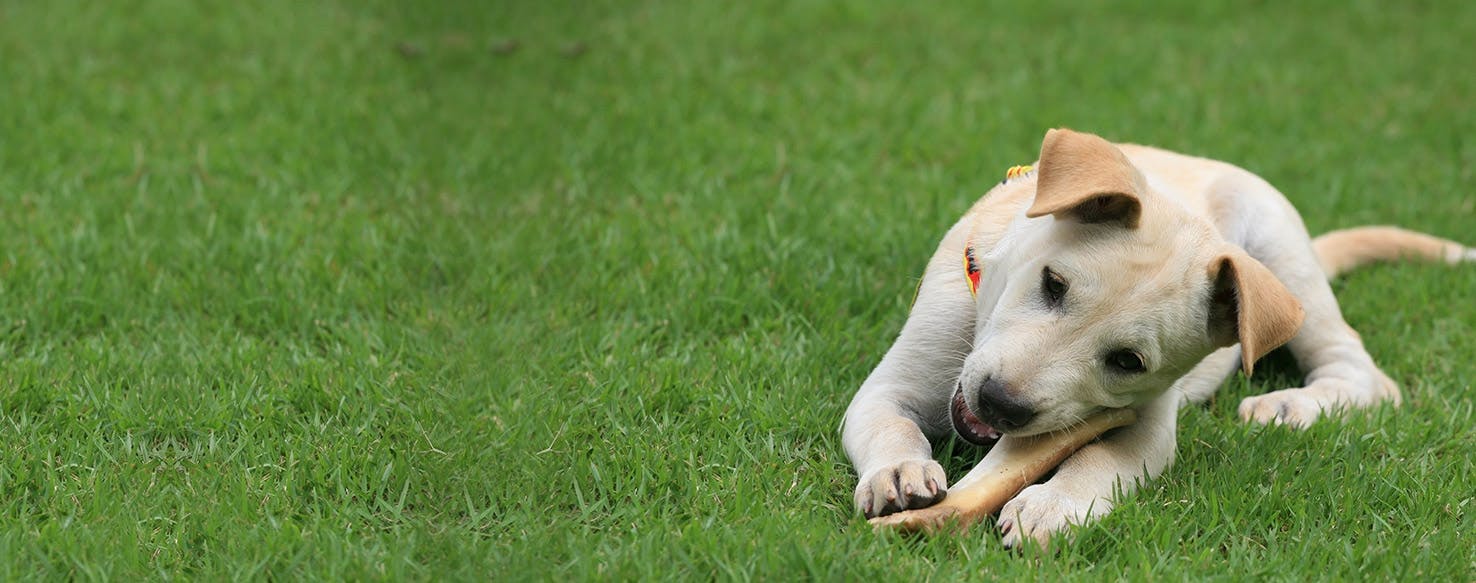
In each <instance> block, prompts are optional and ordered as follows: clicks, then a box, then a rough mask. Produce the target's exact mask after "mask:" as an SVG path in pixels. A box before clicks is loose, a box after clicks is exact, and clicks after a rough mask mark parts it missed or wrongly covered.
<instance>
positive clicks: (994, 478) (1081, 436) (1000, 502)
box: [871, 409, 1138, 533]
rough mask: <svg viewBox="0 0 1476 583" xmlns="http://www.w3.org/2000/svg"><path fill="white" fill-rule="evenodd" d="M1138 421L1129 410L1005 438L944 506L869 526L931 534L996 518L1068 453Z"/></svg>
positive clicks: (950, 492) (957, 486)
mask: <svg viewBox="0 0 1476 583" xmlns="http://www.w3.org/2000/svg"><path fill="white" fill-rule="evenodd" d="M1137 418H1138V416H1137V414H1136V413H1134V412H1133V411H1132V410H1131V409H1108V410H1106V411H1103V412H1101V413H1098V414H1096V415H1093V416H1091V417H1089V418H1087V420H1086V421H1084V422H1082V423H1081V424H1080V425H1076V426H1074V427H1071V428H1069V429H1065V430H1062V431H1057V432H1054V433H1047V434H1044V435H1032V436H1030V437H1011V436H1008V435H1006V436H1004V437H1002V438H1000V440H999V442H998V443H995V444H994V448H993V449H991V450H989V453H987V454H985V455H984V459H982V460H979V465H976V466H974V469H972V470H969V473H968V474H967V475H965V476H964V477H963V479H960V480H959V481H958V482H957V483H955V484H954V485H953V486H952V487H950V488H949V489H948V495H947V496H946V497H944V498H943V500H942V501H941V502H939V503H937V504H934V505H933V506H929V507H927V508H919V509H916V510H908V511H906V512H898V513H896V514H889V515H887V516H879V517H876V518H873V519H871V524H872V526H874V527H876V528H878V529H882V528H892V529H896V530H901V531H904V532H917V531H922V532H930V533H931V532H936V531H938V530H941V529H943V528H945V527H947V526H949V525H950V524H956V525H957V526H958V527H959V528H967V527H969V526H970V525H972V524H974V523H975V522H978V521H980V520H983V519H984V517H986V516H989V515H991V514H994V513H995V512H999V509H1000V508H1002V507H1004V505H1005V503H1006V502H1009V501H1010V499H1011V498H1014V497H1015V495H1016V494H1019V493H1020V490H1024V489H1025V487H1026V486H1028V485H1030V484H1031V483H1033V482H1035V481H1036V480H1039V479H1040V477H1041V476H1044V475H1045V473H1046V472H1048V471H1050V470H1051V469H1052V468H1054V467H1056V466H1058V465H1061V462H1063V461H1065V460H1066V457H1067V456H1070V455H1071V454H1072V453H1073V452H1075V451H1076V450H1078V449H1080V448H1081V446H1083V445H1086V444H1087V442H1089V441H1091V440H1093V439H1096V438H1097V437H1098V436H1100V435H1102V433H1104V432H1106V431H1107V430H1109V429H1113V428H1116V427H1122V426H1124V425H1127V424H1129V423H1132V422H1133V421H1134V420H1136V419H1137Z"/></svg>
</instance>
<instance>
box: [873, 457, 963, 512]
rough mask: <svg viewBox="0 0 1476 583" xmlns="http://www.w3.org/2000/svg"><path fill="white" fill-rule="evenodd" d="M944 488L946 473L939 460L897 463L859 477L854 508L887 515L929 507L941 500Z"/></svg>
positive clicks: (945, 485)
mask: <svg viewBox="0 0 1476 583" xmlns="http://www.w3.org/2000/svg"><path fill="white" fill-rule="evenodd" d="M947 490H948V480H947V476H946V475H945V474H944V473H943V466H941V465H938V462H935V461H933V460H914V461H905V462H899V463H896V464H890V465H886V466H882V467H881V468H878V469H875V470H872V471H870V472H867V473H866V475H864V476H861V483H860V484H858V485H857V486H856V508H857V509H859V510H861V512H862V513H863V514H865V515H866V517H867V518H875V517H878V516H886V515H888V514H891V513H893V512H901V511H903V510H910V509H913V508H926V507H928V506H932V505H933V503H934V502H937V501H939V500H942V499H943V496H944V495H945V493H946V492H947Z"/></svg>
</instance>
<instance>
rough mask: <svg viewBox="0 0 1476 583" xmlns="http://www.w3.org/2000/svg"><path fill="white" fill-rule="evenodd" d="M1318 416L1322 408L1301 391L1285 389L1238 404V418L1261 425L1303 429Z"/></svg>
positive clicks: (1248, 398) (1247, 398) (1247, 399)
mask: <svg viewBox="0 0 1476 583" xmlns="http://www.w3.org/2000/svg"><path fill="white" fill-rule="evenodd" d="M1320 415H1322V406H1321V405H1320V404H1318V402H1317V399H1315V398H1313V397H1312V396H1310V395H1307V394H1305V392H1304V391H1303V390H1302V389H1285V390H1281V391H1276V392H1272V393H1266V394H1264V395H1257V396H1254V397H1246V399H1245V400H1243V401H1241V402H1240V418H1241V419H1243V420H1245V421H1251V422H1255V423H1260V424H1263V425H1286V426H1288V427H1293V428H1296V429H1305V428H1306V427H1307V426H1309V425H1311V424H1312V422H1314V421H1316V420H1317V418H1318V417H1319V416H1320Z"/></svg>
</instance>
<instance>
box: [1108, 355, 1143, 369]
mask: <svg viewBox="0 0 1476 583" xmlns="http://www.w3.org/2000/svg"><path fill="white" fill-rule="evenodd" d="M1107 365H1108V366H1111V367H1112V368H1115V369H1117V370H1120V371H1122V372H1143V370H1144V366H1143V357H1142V356H1139V355H1138V353H1136V352H1133V351H1131V350H1114V351H1112V352H1111V353H1108V354H1107Z"/></svg>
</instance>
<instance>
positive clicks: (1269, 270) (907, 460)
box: [841, 129, 1476, 547]
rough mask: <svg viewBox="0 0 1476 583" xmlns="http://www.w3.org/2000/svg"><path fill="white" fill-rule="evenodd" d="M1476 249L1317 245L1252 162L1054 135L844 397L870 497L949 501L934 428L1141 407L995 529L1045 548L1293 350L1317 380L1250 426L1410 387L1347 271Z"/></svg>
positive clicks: (1017, 426) (1033, 425) (1024, 495)
mask: <svg viewBox="0 0 1476 583" xmlns="http://www.w3.org/2000/svg"><path fill="white" fill-rule="evenodd" d="M1407 257H1412V258H1421V259H1427V260H1438V261H1444V262H1448V263H1461V262H1476V251H1473V250H1471V249H1467V248H1465V247H1463V246H1461V245H1459V244H1457V243H1454V242H1451V241H1447V240H1443V239H1438V238H1435V237H1432V236H1429V235H1424V234H1420V233H1414V232H1410V231H1406V230H1402V229H1397V228H1393V227H1362V228H1355V229H1348V230H1342V231H1334V232H1332V233H1328V234H1325V235H1322V236H1321V237H1318V238H1317V239H1316V240H1313V239H1312V238H1311V237H1310V236H1309V235H1308V234H1307V229H1306V227H1305V226H1304V225H1303V224H1302V220H1301V217H1300V216H1299V215H1298V214H1297V211H1296V209H1294V208H1293V207H1292V205H1291V203H1290V202H1289V201H1287V199H1286V198H1285V197H1284V196H1282V194H1281V193H1280V192H1278V191H1277V190H1276V189H1275V188H1273V187H1272V186H1271V185H1270V184H1269V183H1267V182H1266V181H1265V180H1262V179H1261V178H1260V177H1258V176H1256V175H1255V174H1253V173H1251V172H1249V171H1246V170H1244V169H1241V168H1239V167H1236V166H1234V165H1231V164H1228V163H1225V162H1220V161H1215V160H1209V159H1205V158H1197V157H1192V156H1187V155H1183V154H1177V153H1173V152H1169V151H1165V150H1160V149H1156V148H1152V147H1146V146H1140V145H1132V144H1114V143H1111V142H1108V141H1107V140H1105V139H1103V138H1101V137H1099V136H1096V135H1093V134H1089V133H1082V132H1076V131H1072V130H1067V129H1053V130H1050V131H1049V132H1047V133H1046V135H1045V139H1044V140H1043V142H1042V144H1041V148H1040V159H1039V160H1038V161H1036V162H1035V163H1034V164H1032V165H1030V166H1024V167H1015V168H1011V169H1010V171H1009V172H1007V176H1006V179H1005V180H1004V181H1003V182H1001V183H1000V184H999V185H997V186H995V187H994V188H993V189H991V190H990V191H989V192H988V193H987V194H985V196H984V197H983V198H982V199H980V200H979V201H978V202H977V203H975V204H974V205H973V207H972V208H971V209H970V210H969V211H968V213H966V214H965V215H964V216H963V218H962V219H960V220H959V221H958V222H957V223H956V224H954V225H953V227H952V228H951V229H949V230H948V233H947V234H946V235H944V237H943V240H942V242H941V243H940V244H939V246H938V249H937V251H936V252H935V253H934V254H933V257H932V259H931V260H930V261H929V262H928V265H927V269H926V272H925V273H924V275H923V278H922V281H921V283H920V284H919V287H918V291H917V297H916V299H915V300H914V303H913V307H912V311H911V314H910V315H909V317H908V319H907V322H906V324H905V325H904V326H903V327H902V331H901V333H900V334H899V335H898V337H897V339H896V341H895V343H894V344H893V345H892V347H891V348H890V349H889V350H888V351H887V353H886V355H885V356H884V357H883V358H882V359H881V362H880V364H878V365H877V367H876V368H875V369H874V370H873V371H872V372H871V374H870V375H869V376H868V377H867V378H866V381H865V382H864V383H863V384H862V385H861V388H860V389H859V390H858V391H857V392H856V395H855V397H854V399H853V400H852V401H851V404H850V406H849V407H848V408H847V410H846V413H845V419H844V421H843V422H842V426H841V433H842V442H843V445H844V447H845V451H846V454H847V456H848V457H849V458H850V460H851V462H852V464H854V466H855V468H856V474H857V476H858V477H859V484H858V485H857V487H856V491H855V504H856V508H857V509H858V511H859V512H861V513H863V514H864V515H866V516H867V517H875V516H881V515H886V514H890V513H893V512H898V511H902V510H907V509H913V508H922V507H926V506H929V505H931V504H933V503H934V502H937V501H938V500H941V499H942V498H943V496H945V495H946V489H947V481H946V477H945V475H944V471H943V467H942V466H941V465H939V463H938V462H936V461H934V460H933V459H932V447H931V444H932V443H933V442H934V441H936V440H941V439H946V438H948V437H949V436H950V435H956V436H957V437H959V438H962V439H963V440H964V441H966V442H969V443H972V444H976V445H980V446H988V445H991V444H992V443H993V442H994V441H995V440H997V439H998V438H999V437H1000V436H1001V435H1011V436H1028V435H1035V434H1040V433H1045V432H1050V431H1055V430H1060V429H1063V428H1066V427H1069V426H1071V425H1072V424H1073V423H1076V422H1078V421H1080V420H1082V419H1083V418H1085V417H1087V416H1088V415H1091V414H1093V413H1095V412H1097V411H1100V410H1103V409H1107V408H1119V407H1129V408H1132V409H1134V410H1136V412H1137V414H1138V421H1137V422H1136V423H1134V424H1132V425H1129V426H1127V427H1124V428H1121V429H1118V430H1114V431H1111V432H1109V433H1107V434H1105V435H1103V436H1102V437H1101V438H1100V439H1099V440H1097V441H1095V442H1093V443H1091V444H1089V445H1087V446H1085V447H1083V448H1081V449H1080V450H1078V451H1077V452H1076V453H1074V454H1073V455H1072V456H1071V457H1069V458H1068V459H1067V460H1066V461H1065V462H1064V463H1062V464H1061V465H1060V467H1059V468H1058V469H1057V471H1056V473H1055V474H1054V475H1053V476H1052V477H1050V479H1048V480H1046V481H1044V482H1042V483H1039V484H1035V485H1031V486H1029V487H1027V488H1025V489H1024V490H1023V491H1021V492H1020V494H1019V495H1018V496H1016V497H1015V498H1014V499H1013V500H1011V501H1010V502H1009V503H1008V504H1006V505H1005V506H1004V508H1003V509H1002V510H1001V511H1000V516H999V520H998V522H997V523H996V524H997V526H998V528H999V529H1000V531H1001V532H1002V533H1003V538H1004V540H1003V542H1004V544H1005V546H1007V547H1016V546H1019V545H1021V544H1023V543H1024V542H1025V541H1030V540H1033V541H1035V542H1036V543H1037V544H1040V545H1042V546H1044V545H1046V544H1047V543H1048V541H1049V540H1050V539H1051V537H1052V536H1053V535H1056V534H1059V533H1061V532H1062V531H1063V530H1065V529H1066V528H1067V527H1068V526H1070V525H1078V524H1083V523H1085V522H1087V521H1090V520H1092V519H1094V518H1097V517H1100V516H1102V515H1103V514H1105V513H1107V512H1108V511H1109V510H1110V509H1111V508H1112V506H1113V502H1114V496H1123V495H1127V494H1129V493H1131V492H1132V491H1133V490H1134V489H1135V488H1136V487H1137V486H1138V485H1139V484H1140V483H1141V482H1142V481H1144V480H1149V479H1153V478H1155V477H1157V476H1158V475H1159V474H1161V473H1162V472H1163V471H1164V470H1165V469H1166V468H1167V467H1168V466H1169V465H1170V464H1171V463H1172V461H1173V458H1174V450H1175V447H1176V443H1175V441H1176V440H1175V437H1176V436H1175V431H1176V427H1175V423H1176V420H1177V414H1178V410H1179V408H1180V407H1182V406H1185V405H1187V404H1192V403H1199V402H1203V401H1204V400H1206V399H1208V398H1209V397H1210V395H1212V394H1213V393H1214V391H1215V390H1217V389H1218V388H1219V387H1220V385H1221V384H1222V383H1223V381H1224V380H1225V379H1226V378H1227V377H1229V376H1230V375H1231V374H1233V373H1234V372H1235V370H1237V369H1242V370H1243V371H1244V372H1245V374H1247V375H1249V374H1250V373H1251V371H1252V368H1253V366H1254V365H1255V363H1256V361H1257V360H1258V359H1260V358H1261V357H1262V356H1265V355H1266V353H1268V352H1270V351H1271V350H1273V349H1275V348H1277V347H1279V346H1282V345H1283V344H1285V345H1287V346H1288V347H1289V348H1290V350H1291V353H1292V354H1293V356H1295V358H1296V360H1297V362H1298V364H1299V365H1300V366H1301V368H1302V369H1304V370H1305V372H1306V375H1307V376H1306V385H1305V386H1302V387H1299V388H1289V389H1284V390H1279V391H1275V392H1271V393H1267V394H1264V395H1259V396H1253V397H1249V398H1246V399H1245V400H1244V401H1242V402H1241V403H1240V408H1239V414H1240V416H1241V417H1242V418H1243V419H1245V420H1246V421H1249V422H1254V423H1261V424H1281V425H1287V426H1291V427H1297V428H1301V427H1306V426H1307V425H1308V424H1310V423H1312V422H1313V421H1315V420H1317V418H1319V417H1321V416H1324V415H1331V414H1336V413H1338V412H1342V411H1347V410H1351V409H1356V408H1361V407H1369V406H1372V405H1375V404H1378V403H1384V402H1387V403H1392V404H1394V405H1397V404H1398V403H1399V401H1400V392H1399V387H1398V386H1397V385H1396V384H1395V382H1394V381H1393V380H1391V379H1390V378H1389V376H1388V375H1386V374H1384V372H1383V371H1381V370H1380V369H1379V367H1378V366H1377V365H1376V364H1374V360H1373V358H1372V357H1371V356H1369V354H1368V351H1367V350H1365V349H1364V346H1363V342H1362V341H1361V339H1360V337H1359V335H1358V333H1357V332H1355V331H1354V330H1353V328H1351V327H1350V326H1348V324H1347V323H1345V322H1344V321H1343V316H1342V314H1341V312H1340V311H1339V309H1338V302H1337V299H1336V298H1334V297H1333V292H1332V288H1331V287H1330V285H1329V283H1328V280H1329V279H1330V278H1332V277H1333V276H1335V275H1337V274H1339V273H1342V272H1344V271H1346V270H1348V269H1351V268H1353V267H1356V266H1359V265H1362V264H1365V263H1369V262H1372V261H1378V260H1392V259H1400V258H1407Z"/></svg>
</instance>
